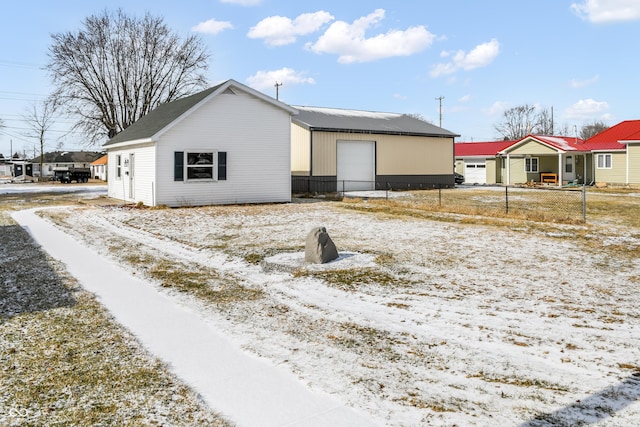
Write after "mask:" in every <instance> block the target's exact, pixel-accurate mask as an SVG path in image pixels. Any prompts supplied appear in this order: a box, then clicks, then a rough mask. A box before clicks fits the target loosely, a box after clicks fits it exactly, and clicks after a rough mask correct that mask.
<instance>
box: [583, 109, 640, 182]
mask: <svg viewBox="0 0 640 427" xmlns="http://www.w3.org/2000/svg"><path fill="white" fill-rule="evenodd" d="M585 145H586V146H587V148H588V149H589V150H590V151H591V153H593V168H594V171H595V175H594V180H593V181H594V182H595V183H607V184H640V120H626V121H624V122H620V123H618V124H617V125H615V126H612V127H610V128H609V129H606V130H604V131H602V132H600V133H599V134H597V135H594V136H592V137H591V138H589V139H588V140H587V141H586V142H585Z"/></svg>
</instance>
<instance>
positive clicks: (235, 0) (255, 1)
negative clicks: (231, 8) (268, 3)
mask: <svg viewBox="0 0 640 427" xmlns="http://www.w3.org/2000/svg"><path fill="white" fill-rule="evenodd" d="M220 3H228V4H237V5H239V6H258V5H260V4H262V0H220Z"/></svg>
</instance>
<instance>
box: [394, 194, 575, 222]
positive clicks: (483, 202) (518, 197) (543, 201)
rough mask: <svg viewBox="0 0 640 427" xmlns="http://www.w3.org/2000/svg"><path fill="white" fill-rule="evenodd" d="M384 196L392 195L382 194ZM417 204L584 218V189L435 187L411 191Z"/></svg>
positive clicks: (561, 218) (568, 219) (487, 213)
mask: <svg viewBox="0 0 640 427" xmlns="http://www.w3.org/2000/svg"><path fill="white" fill-rule="evenodd" d="M385 197H387V198H390V197H392V195H390V194H386V196H385ZM413 200H414V201H415V202H416V203H418V204H421V205H426V206H428V207H431V208H433V209H435V208H437V209H439V210H443V211H450V212H459V213H470V214H478V215H485V216H492V215H499V216H514V217H523V218H529V219H538V220H549V221H561V222H584V221H586V219H587V218H586V212H587V210H586V208H587V200H586V188H585V187H572V188H557V187H549V188H545V187H535V188H529V187H509V186H505V187H461V188H456V189H448V188H447V189H445V188H438V189H435V190H432V191H421V192H416V193H414V194H413Z"/></svg>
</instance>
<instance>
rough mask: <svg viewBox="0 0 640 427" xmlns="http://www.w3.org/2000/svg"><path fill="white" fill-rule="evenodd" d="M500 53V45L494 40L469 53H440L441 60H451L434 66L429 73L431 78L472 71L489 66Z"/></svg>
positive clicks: (460, 51)
mask: <svg viewBox="0 0 640 427" xmlns="http://www.w3.org/2000/svg"><path fill="white" fill-rule="evenodd" d="M499 53H500V43H499V42H498V40H496V39H492V40H491V41H490V42H487V43H482V44H479V45H478V46H476V47H474V48H473V49H472V50H471V51H470V52H469V53H466V52H465V51H463V50H459V51H457V52H446V51H445V52H441V53H440V57H441V58H451V61H449V62H445V63H440V64H436V65H434V66H433V67H432V69H431V72H430V73H429V74H430V75H431V77H440V76H444V75H448V74H453V73H455V72H456V71H458V70H461V69H462V70H465V71H469V70H474V69H476V68H481V67H486V66H487V65H489V64H491V63H492V62H493V60H494V59H496V57H497V56H498V54H499Z"/></svg>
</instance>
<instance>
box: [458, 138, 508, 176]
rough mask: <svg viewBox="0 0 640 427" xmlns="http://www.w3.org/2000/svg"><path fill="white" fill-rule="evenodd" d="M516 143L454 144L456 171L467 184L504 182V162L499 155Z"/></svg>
mask: <svg viewBox="0 0 640 427" xmlns="http://www.w3.org/2000/svg"><path fill="white" fill-rule="evenodd" d="M515 142H516V141H490V142H459V143H456V144H454V151H455V170H456V172H458V173H459V174H462V175H464V182H465V183H467V184H497V183H501V182H502V178H503V177H502V167H501V166H502V162H501V159H500V157H498V153H499V152H500V151H502V150H503V149H505V148H507V147H508V146H510V145H512V144H514V143H515Z"/></svg>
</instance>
